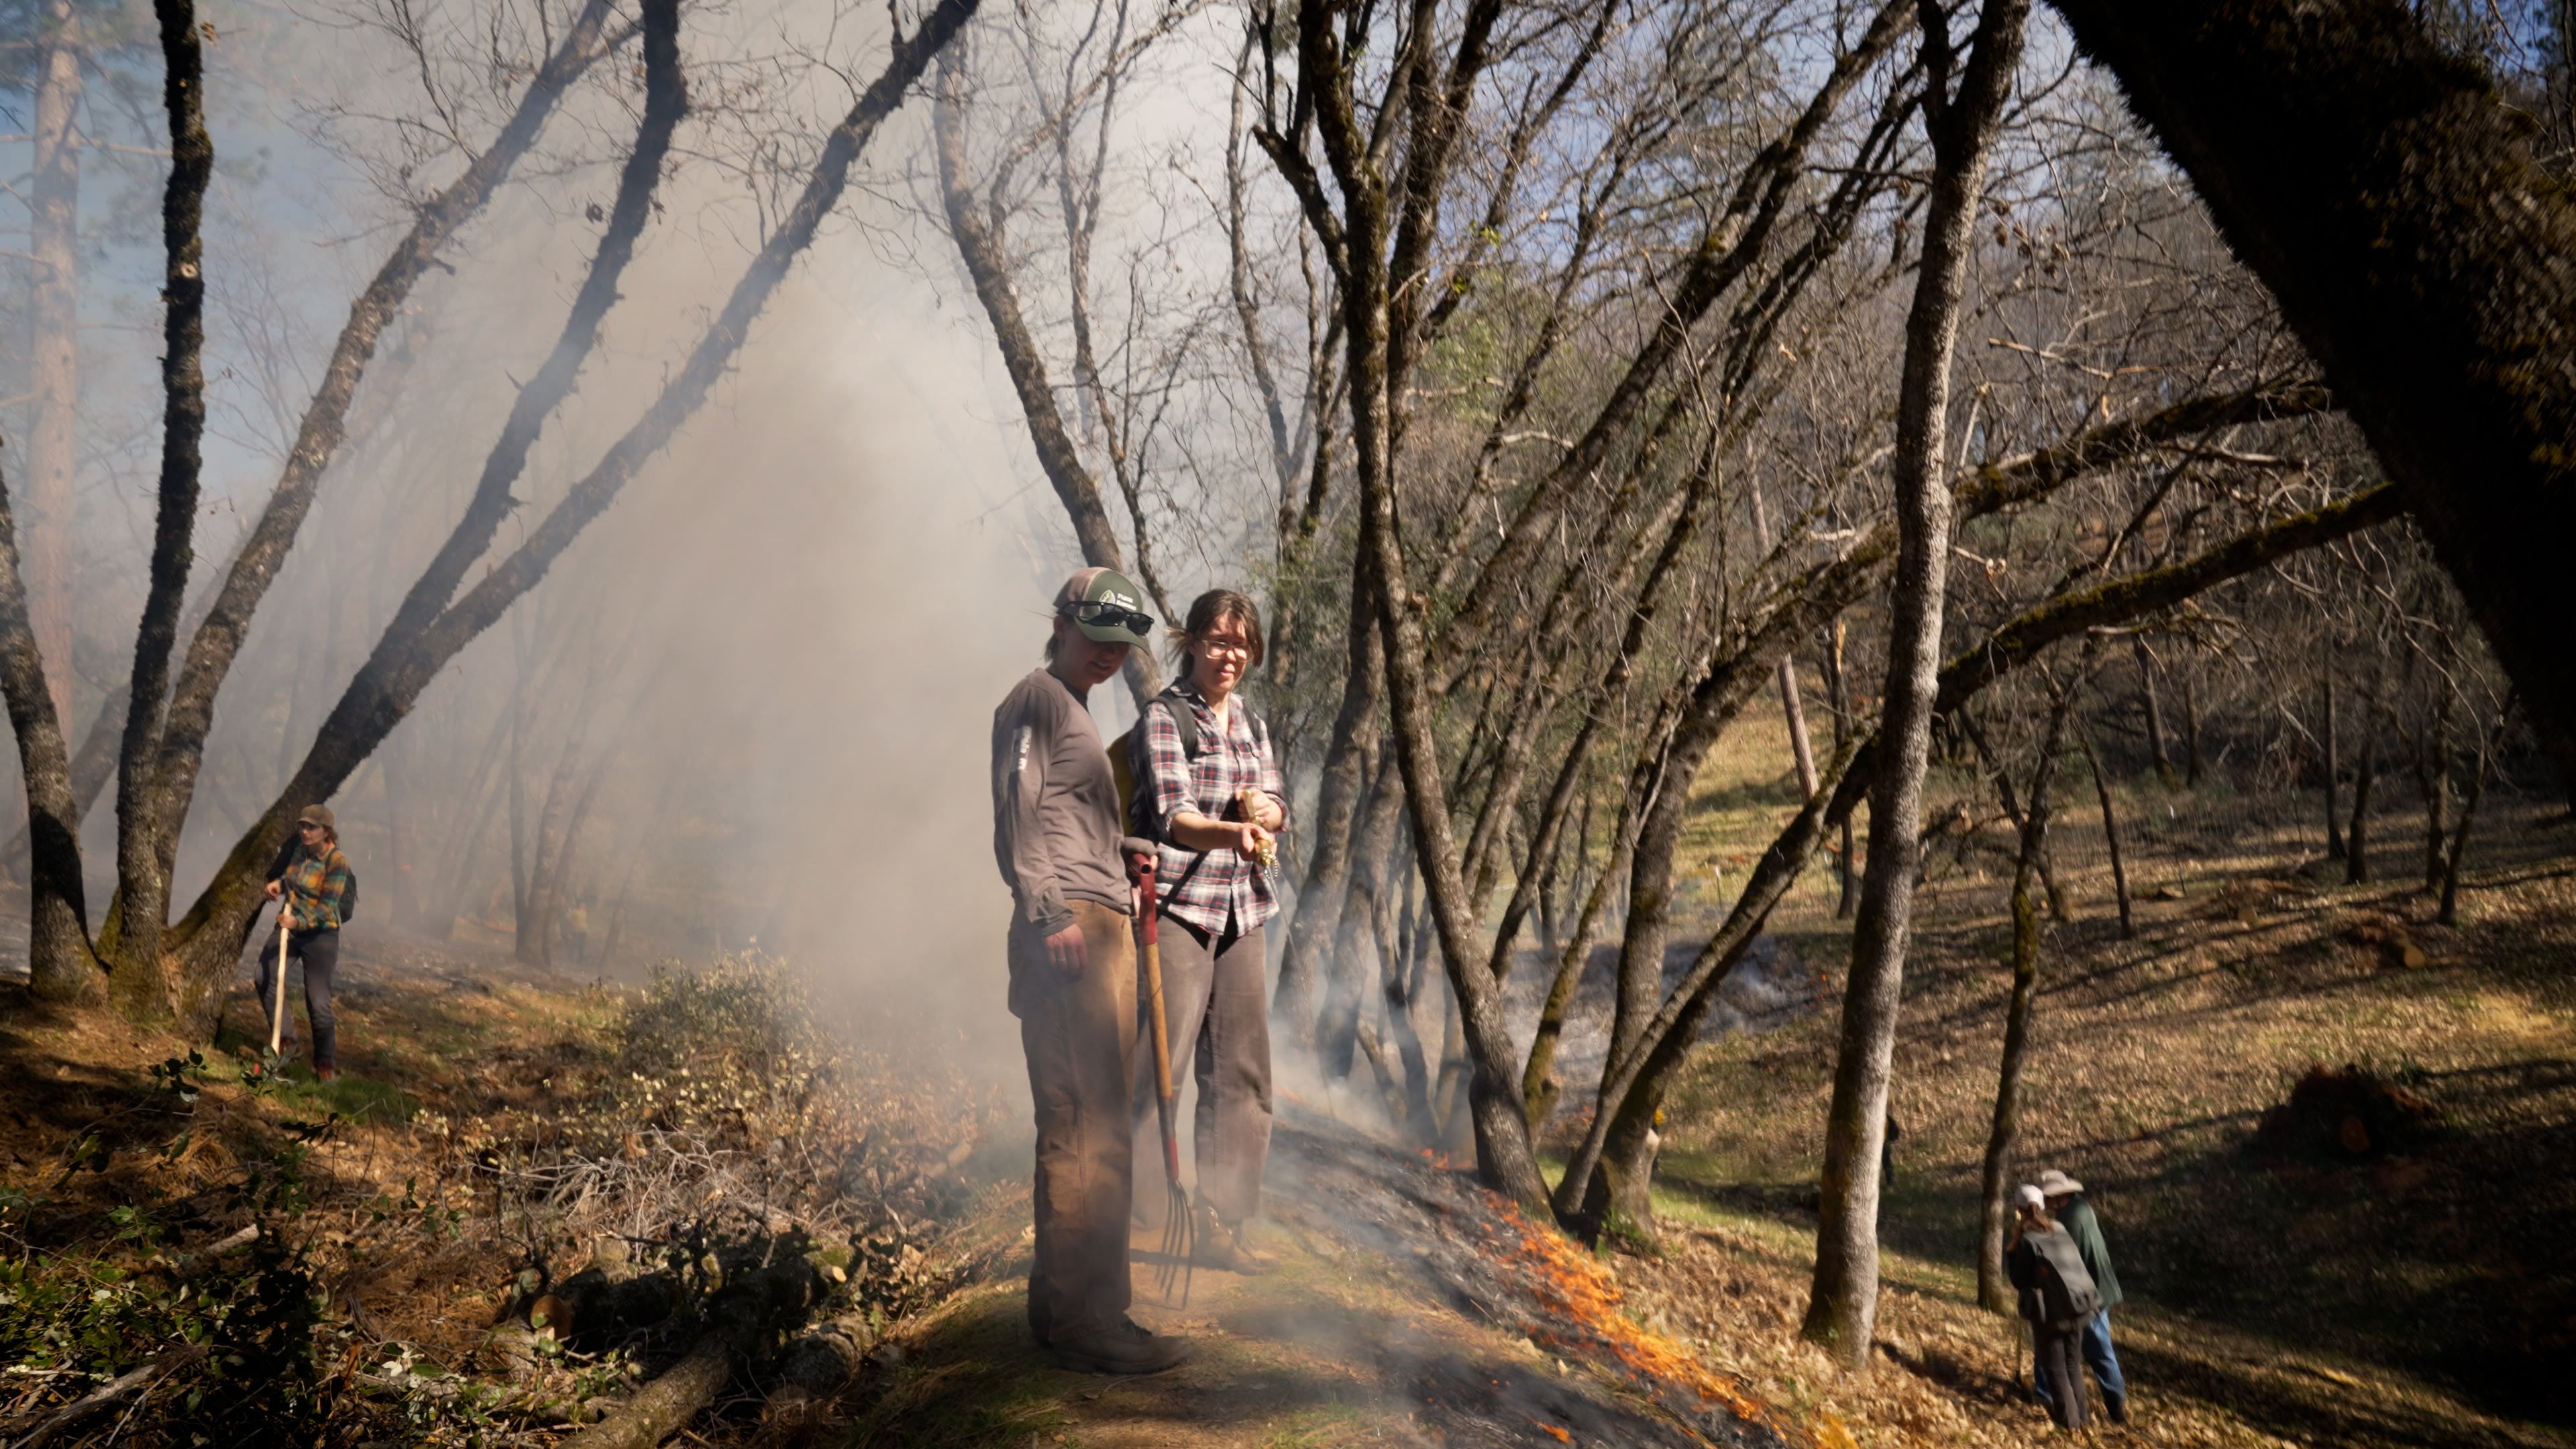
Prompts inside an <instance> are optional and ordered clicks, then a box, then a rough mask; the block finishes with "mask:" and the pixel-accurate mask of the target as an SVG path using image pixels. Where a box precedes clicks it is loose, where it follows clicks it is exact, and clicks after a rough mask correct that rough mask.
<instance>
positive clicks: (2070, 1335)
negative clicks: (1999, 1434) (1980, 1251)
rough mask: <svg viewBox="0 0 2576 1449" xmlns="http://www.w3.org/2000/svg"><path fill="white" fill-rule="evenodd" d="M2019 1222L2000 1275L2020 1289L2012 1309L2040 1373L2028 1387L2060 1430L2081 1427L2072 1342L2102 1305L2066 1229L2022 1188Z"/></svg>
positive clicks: (2017, 1201) (2016, 1199) (2017, 1194)
mask: <svg viewBox="0 0 2576 1449" xmlns="http://www.w3.org/2000/svg"><path fill="white" fill-rule="evenodd" d="M2013 1213H2014V1216H2015V1218H2016V1219H2017V1221H2016V1223H2015V1230H2014V1233H2013V1240H2012V1246H2011V1247H2009V1248H2007V1249H2005V1250H2004V1271H2005V1272H2006V1273H2007V1274H2009V1275H2010V1276H2011V1278H2012V1285H2013V1287H2014V1288H2016V1289H2018V1290H2019V1292H2018V1293H2017V1295H2016V1298H2017V1300H2018V1301H2017V1303H2016V1306H2017V1307H2018V1308H2019V1309H2020V1310H2021V1316H2022V1317H2023V1319H2025V1320H2026V1321H2028V1322H2029V1324H2030V1338H2031V1347H2032V1349H2033V1350H2034V1351H2035V1352H2036V1353H2037V1355H2038V1360H2039V1363H2038V1367H2037V1368H2036V1369H2035V1370H2034V1371H2033V1373H2032V1375H2031V1386H2032V1387H2033V1388H2034V1389H2036V1390H2037V1391H2038V1393H2039V1397H2040V1400H2041V1402H2043V1403H2045V1404H2046V1405H2047V1406H2048V1416H2049V1417H2050V1418H2051V1419H2054V1420H2056V1421H2057V1425H2058V1427H2059V1428H2062V1429H2075V1430H2081V1429H2082V1428H2083V1427H2084V1418H2085V1414H2084V1408H2085V1405H2084V1371H2083V1370H2082V1369H2080V1368H2078V1367H2076V1354H2077V1352H2078V1350H2077V1348H2076V1339H2077V1337H2078V1336H2079V1335H2081V1334H2082V1333H2083V1331H2084V1325H2085V1323H2086V1322H2088V1321H2089V1320H2091V1318H2092V1317H2093V1311H2094V1309H2095V1308H2096V1307H2097V1306H2098V1304H2099V1302H2100V1298H2099V1293H2098V1290H2097V1289H2095V1288H2094V1286H2093V1279H2092V1275H2090V1274H2088V1273H2086V1272H2085V1271H2084V1258H2083V1255H2082V1254H2080V1253H2078V1252H2077V1251H2076V1249H2075V1240H2074V1239H2073V1238H2072V1237H2070V1236H2068V1234H2067V1231H2066V1229H2065V1228H2064V1227H2062V1226H2060V1225H2059V1224H2058V1223H2057V1222H2056V1220H2054V1219H2052V1218H2051V1217H2050V1216H2049V1215H2048V1200H2047V1198H2046V1197H2044V1196H2042V1195H2041V1193H2040V1190H2039V1189H2038V1188H2037V1187H2035V1186H2033V1185H2031V1184H2029V1183H2023V1184H2022V1185H2021V1186H2019V1187H2017V1188H2014V1189H2013Z"/></svg>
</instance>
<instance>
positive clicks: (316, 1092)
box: [277, 1075, 420, 1123]
mask: <svg viewBox="0 0 2576 1449" xmlns="http://www.w3.org/2000/svg"><path fill="white" fill-rule="evenodd" d="M277 1100H278V1103H279V1104H280V1105H281V1106H283V1107H285V1108H286V1109H287V1110H289V1111H291V1112H294V1113H297V1114H298V1115H304V1116H315V1115H320V1114H322V1113H326V1112H337V1113H339V1114H340V1115H341V1116H342V1117H343V1118H345V1119H347V1120H349V1121H351V1122H381V1123H393V1122H408V1121H410V1120H411V1119H412V1118H414V1117H417V1116H419V1115H420V1099H419V1098H418V1097H415V1096H413V1095H412V1094H411V1093H409V1092H406V1091H404V1090H403V1089H402V1088H400V1087H397V1086H395V1085H394V1084H393V1083H391V1082H379V1081H371V1080H369V1079H368V1078H365V1077H359V1076H352V1075H344V1076H342V1077H341V1078H340V1080H338V1081H336V1082H317V1081H314V1080H312V1079H310V1078H304V1079H300V1080H293V1079H291V1080H289V1081H288V1082H287V1083H286V1084H285V1085H283V1086H280V1087H279V1088H278V1089H277Z"/></svg>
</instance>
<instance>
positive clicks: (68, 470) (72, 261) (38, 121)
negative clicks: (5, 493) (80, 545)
mask: <svg viewBox="0 0 2576 1449" xmlns="http://www.w3.org/2000/svg"><path fill="white" fill-rule="evenodd" d="M39 24H40V27H41V29H40V33H39V36H38V40H37V52H36V64H35V67H34V69H35V92H36V94H35V98H34V100H35V104H34V106H33V107H32V109H33V112H34V114H33V116H32V119H33V120H34V122H35V127H34V133H33V135H32V137H31V139H32V140H33V141H34V143H35V158H34V159H35V165H34V167H33V168H32V174H31V175H29V177H28V178H27V250H28V252H29V254H30V256H31V257H32V258H33V263H34V265H33V268H32V276H31V281H32V282H33V286H32V287H31V289H30V292H29V295H28V298H27V326H28V333H29V337H28V343H29V346H28V359H27V360H28V381H29V382H30V383H31V384H32V388H31V390H32V392H33V393H34V396H33V398H32V399H31V400H30V401H31V402H32V404H33V410H34V418H35V421H34V426H32V427H31V428H29V429H28V432H27V492H26V499H27V517H26V521H25V528H24V530H23V534H24V539H25V545H26V575H25V577H26V586H27V613H28V619H29V623H30V625H31V627H33V628H34V629H35V631H36V651H37V653H38V654H39V655H40V656H41V657H43V658H44V659H46V660H49V661H51V664H50V667H49V675H48V679H47V688H48V689H49V690H50V691H51V693H52V695H53V699H54V718H55V719H57V720H68V719H70V718H71V717H72V677H73V676H72V650H73V647H74V630H75V626H76V625H77V623H78V619H77V617H76V613H75V607H74V606H75V605H76V604H77V603H78V600H79V594H78V589H79V574H78V570H79V558H80V555H79V552H78V549H77V546H76V519H77V515H78V512H79V501H78V500H79V495H78V493H77V492H76V491H75V488H74V477H75V474H76V473H77V472H78V469H79V458H80V418H79V408H80V136H79V134H78V118H79V113H80V103H81V91H82V87H83V81H84V73H83V71H82V69H81V60H82V40H83V37H82V33H81V16H80V11H79V10H78V9H77V8H76V7H75V5H74V3H73V0H44V5H43V13H42V18H41V20H40V21H39Z"/></svg>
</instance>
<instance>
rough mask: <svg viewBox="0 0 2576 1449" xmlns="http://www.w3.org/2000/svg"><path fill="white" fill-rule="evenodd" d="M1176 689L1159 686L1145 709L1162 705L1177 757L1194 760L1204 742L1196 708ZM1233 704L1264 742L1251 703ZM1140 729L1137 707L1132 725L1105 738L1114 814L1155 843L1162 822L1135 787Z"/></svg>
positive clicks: (1264, 732)
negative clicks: (1176, 744) (1176, 736)
mask: <svg viewBox="0 0 2576 1449" xmlns="http://www.w3.org/2000/svg"><path fill="white" fill-rule="evenodd" d="M1180 689H1181V687H1180V686H1179V685H1178V684H1167V685H1165V686H1163V692H1162V693H1160V694H1158V695H1155V696H1154V697H1153V698H1152V699H1149V700H1147V701H1145V709H1148V710H1150V709H1152V708H1154V707H1155V706H1156V705H1161V706H1162V707H1163V710H1164V712H1165V713H1167V714H1169V715H1170V716H1171V717H1172V728H1173V729H1174V730H1175V731H1177V732H1179V734H1180V737H1181V757H1182V758H1183V759H1185V760H1188V761H1190V762H1191V763H1193V764H1196V763H1197V762H1198V758H1199V756H1201V755H1203V754H1205V753H1207V745H1206V741H1205V740H1203V739H1201V738H1200V736H1199V712H1198V711H1197V710H1195V709H1192V708H1190V702H1189V700H1187V699H1186V698H1183V697H1182V695H1181V692H1180ZM1235 707H1236V708H1237V709H1241V710H1243V711H1245V718H1246V719H1248V720H1250V721H1251V724H1252V732H1253V735H1254V736H1255V737H1256V738H1258V739H1260V740H1261V741H1262V743H1263V744H1264V745H1265V746H1266V745H1267V744H1268V743H1269V740H1270V732H1269V729H1268V727H1267V726H1265V725H1264V724H1262V722H1261V716H1259V715H1257V714H1253V713H1251V708H1252V707H1251V706H1250V705H1247V704H1245V703H1243V702H1242V701H1241V700H1239V699H1238V700H1236V701H1235ZM1144 729H1145V716H1144V711H1143V710H1139V711H1138V712H1137V716H1136V724H1135V726H1134V727H1133V728H1131V729H1129V730H1128V731H1127V732H1126V733H1125V734H1122V735H1120V736H1119V737H1118V738H1116V739H1114V740H1111V741H1110V742H1109V773H1110V776H1111V778H1112V779H1114V780H1115V781H1116V782H1117V785H1118V816H1119V818H1120V819H1122V820H1124V821H1126V822H1127V833H1128V834H1130V835H1135V836H1141V837H1142V838H1144V839H1146V840H1151V841H1155V842H1157V843H1159V842H1161V840H1162V838H1163V823H1162V822H1161V821H1160V820H1156V819H1154V818H1153V814H1154V812H1153V807H1152V797H1151V796H1145V795H1141V794H1140V792H1139V791H1138V790H1137V788H1136V783H1137V781H1139V780H1141V779H1143V778H1144V771H1142V770H1140V769H1138V768H1137V766H1138V765H1139V764H1141V763H1142V762H1143V761H1142V758H1141V757H1142V756H1143V754H1144V751H1145V738H1144ZM1226 808H1227V810H1228V811H1231V810H1232V809H1233V807H1232V806H1231V805H1229V806H1227V807H1226Z"/></svg>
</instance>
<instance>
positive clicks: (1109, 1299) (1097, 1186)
mask: <svg viewBox="0 0 2576 1449" xmlns="http://www.w3.org/2000/svg"><path fill="white" fill-rule="evenodd" d="M1071 905H1072V908H1073V920H1074V924H1075V925H1077V926H1080V927H1081V928H1082V939H1083V944H1084V945H1085V946H1087V947H1088V948H1089V949H1090V953H1091V962H1090V964H1089V965H1088V966H1087V967H1085V968H1084V970H1083V972H1082V974H1081V975H1080V976H1076V977H1070V978H1068V977H1067V976H1065V975H1064V974H1063V973H1062V972H1059V971H1058V970H1056V969H1055V967H1053V966H1051V965H1049V964H1048V963H1047V958H1046V938H1045V937H1043V936H1040V935H1039V934H1038V933H1037V932H1036V930H1035V929H1034V928H1032V927H1030V926H1028V925H1026V924H1024V923H1015V924H1014V925H1013V926H1012V928H1011V1010H1012V1012H1013V1014H1015V1015H1017V1016H1018V1017H1019V1018H1020V1045H1021V1047H1022V1049H1023V1050H1025V1051H1026V1052H1027V1053H1028V1059H1029V1098H1030V1100H1031V1101H1032V1102H1033V1103H1034V1104H1035V1106H1036V1111H1037V1131H1038V1150H1037V1159H1038V1160H1037V1182H1036V1187H1035V1190H1034V1192H1033V1193H1032V1198H1033V1202H1032V1204H1031V1206H1032V1210H1033V1212H1034V1215H1035V1217H1036V1219H1037V1261H1036V1263H1035V1264H1034V1265H1033V1266H1031V1268H1030V1269H1029V1330H1030V1332H1032V1333H1034V1334H1036V1335H1037V1340H1038V1342H1039V1343H1042V1344H1043V1343H1051V1342H1053V1341H1054V1340H1055V1339H1056V1338H1057V1337H1058V1336H1060V1335H1062V1334H1066V1333H1072V1332H1080V1331H1083V1330H1085V1329H1090V1328H1097V1327H1101V1326H1105V1325H1108V1324H1113V1323H1116V1322H1118V1321H1119V1320H1120V1319H1122V1318H1123V1317H1125V1315H1126V1312H1127V1203H1128V1199H1129V1198H1130V1197H1131V1196H1132V1189H1131V1186H1130V1179H1131V1172H1130V1168H1131V1163H1130V1159H1129V1156H1128V1153H1129V1143H1130V1137H1129V1133H1128V1127H1127V1084H1128V1082H1129V1080H1130V1079H1131V1077H1132V1074H1133V1073H1134V1071H1135V1062H1136V950H1135V941H1134V938H1133V937H1132V936H1131V935H1130V934H1129V921H1128V918H1127V917H1126V915H1124V914H1123V913H1121V912H1118V911H1113V910H1111V909H1110V908H1108V907H1107V906H1102V905H1095V904H1093V903H1091V902H1089V901H1074V902H1072V903H1071Z"/></svg>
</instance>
